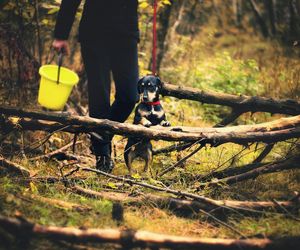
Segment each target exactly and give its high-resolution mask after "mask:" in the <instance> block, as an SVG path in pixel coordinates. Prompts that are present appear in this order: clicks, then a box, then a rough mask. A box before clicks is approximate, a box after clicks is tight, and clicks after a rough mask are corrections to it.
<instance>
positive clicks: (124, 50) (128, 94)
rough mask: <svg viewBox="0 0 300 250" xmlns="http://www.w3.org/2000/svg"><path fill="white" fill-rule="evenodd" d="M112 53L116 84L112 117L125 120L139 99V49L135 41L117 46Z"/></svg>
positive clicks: (115, 119)
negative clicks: (124, 45)
mask: <svg viewBox="0 0 300 250" xmlns="http://www.w3.org/2000/svg"><path fill="white" fill-rule="evenodd" d="M111 53H112V61H111V66H112V72H113V77H114V81H115V86H116V94H115V101H114V103H113V104H112V106H111V112H110V119H111V120H113V121H118V122H124V121H125V120H126V119H127V118H128V116H129V115H130V113H131V112H132V110H133V108H134V106H135V104H136V102H137V101H138V92H137V82H138V77H139V71H138V50H137V44H135V43H133V44H130V45H128V46H126V47H123V46H122V44H120V45H119V46H115V48H114V50H113V51H112V52H111Z"/></svg>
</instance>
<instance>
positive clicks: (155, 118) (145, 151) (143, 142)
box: [124, 75, 171, 174]
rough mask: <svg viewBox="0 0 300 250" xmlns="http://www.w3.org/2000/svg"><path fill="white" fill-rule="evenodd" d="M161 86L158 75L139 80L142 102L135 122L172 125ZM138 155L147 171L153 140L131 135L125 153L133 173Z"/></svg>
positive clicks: (128, 165) (127, 163)
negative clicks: (164, 104)
mask: <svg viewBox="0 0 300 250" xmlns="http://www.w3.org/2000/svg"><path fill="white" fill-rule="evenodd" d="M161 87H162V84H161V81H160V79H159V77H157V76H153V75H149V76H145V77H143V78H141V79H140V80H139V82H138V92H139V94H140V96H141V102H140V103H139V104H138V105H137V107H136V108H135V115H134V122H133V123H134V124H140V125H143V126H145V127H150V126H155V125H161V126H164V127H167V126H170V125H171V124H170V122H168V121H167V119H166V115H165V112H164V110H163V108H162V106H161V104H160V101H159V93H160V90H161ZM138 157H140V158H142V159H143V160H144V161H145V167H144V172H146V171H147V170H148V169H149V165H150V164H151V163H152V145H151V142H150V140H149V139H147V138H137V137H131V138H129V139H128V142H127V145H126V147H125V153H124V158H125V163H126V166H127V168H128V171H129V173H130V174H131V173H132V172H131V171H132V162H133V161H134V159H136V158H138Z"/></svg>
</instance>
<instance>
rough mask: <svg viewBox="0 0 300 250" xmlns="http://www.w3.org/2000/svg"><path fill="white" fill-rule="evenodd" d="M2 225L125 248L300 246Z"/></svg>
mask: <svg viewBox="0 0 300 250" xmlns="http://www.w3.org/2000/svg"><path fill="white" fill-rule="evenodd" d="M0 226H1V227H2V228H3V230H5V231H8V232H9V233H11V234H13V235H14V236H16V237H20V235H24V232H26V235H28V234H29V235H33V236H37V237H43V238H46V239H49V240H54V241H61V240H63V241H67V242H72V243H73V242H76V243H90V242H93V243H114V244H118V245H121V246H122V247H123V248H127V249H128V248H133V247H157V248H172V249H208V248H209V249H216V250H217V249H222V250H223V249H230V250H235V249H236V250H240V249H241V248H242V249H269V250H271V249H282V247H283V246H284V249H297V247H298V246H299V244H300V238H299V237H294V238H283V239H277V240H270V239H246V240H235V239H213V238H192V237H181V236H170V235H164V234H157V233H150V232H146V231H134V230H130V229H127V230H118V229H77V228H71V227H56V226H42V225H39V224H34V223H30V222H28V221H26V220H24V219H16V218H7V217H4V216H0Z"/></svg>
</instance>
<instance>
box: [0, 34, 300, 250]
mask: <svg viewBox="0 0 300 250" xmlns="http://www.w3.org/2000/svg"><path fill="white" fill-rule="evenodd" d="M203 32H205V31H203ZM232 32H233V34H229V35H226V36H225V35H224V37H223V38H221V39H218V40H216V39H217V38H216V34H215V35H214V34H212V35H211V38H210V36H208V37H209V39H208V40H207V41H205V42H204V43H203V45H202V46H198V47H197V48H199V51H196V52H199V53H195V54H197V55H198V57H199V58H198V57H197V58H196V57H193V56H191V58H190V60H184V59H182V60H183V61H182V63H181V62H177V66H175V62H174V61H173V62H172V61H169V62H170V63H169V64H168V66H167V67H165V68H163V73H162V78H163V79H166V81H171V82H173V83H177V82H178V84H182V83H186V84H187V85H191V86H194V87H203V85H200V84H199V85H197V84H192V82H194V83H197V82H209V80H207V79H205V77H204V76H203V74H199V75H194V76H193V77H192V76H191V75H190V74H194V73H196V69H199V67H200V68H201V67H202V71H205V70H207V69H208V68H209V69H211V70H212V72H216V71H218V72H220V68H218V66H221V65H223V63H224V61H223V60H227V61H226V62H227V63H228V64H229V63H232V64H233V65H236V64H238V63H239V64H240V65H245V60H244V58H252V60H253V62H255V63H256V64H255V65H254V66H253V65H250V66H249V67H248V68H247V67H246V68H243V69H239V71H236V72H237V73H235V75H229V76H224V75H222V77H221V79H220V81H222V80H224V77H229V78H234V77H236V78H237V79H236V81H239V80H240V79H242V77H244V76H245V75H244V73H243V72H244V71H247V74H248V75H246V76H247V77H249V81H248V84H256V83H258V82H260V83H261V84H264V85H263V86H264V87H263V89H260V91H261V92H260V93H262V94H265V93H268V94H266V95H268V96H273V97H284V95H283V93H282V92H281V91H280V90H281V89H283V88H282V87H280V86H282V85H283V83H282V82H281V78H282V77H283V76H282V75H281V76H280V75H276V74H277V72H275V69H274V68H273V67H274V65H273V64H271V62H272V61H273V59H274V58H267V56H266V57H265V55H270V53H272V51H274V50H275V47H274V46H273V45H274V44H273V43H272V42H263V41H261V40H260V39H259V38H255V37H254V38H252V43H251V48H252V50H251V51H252V53H253V54H255V55H253V54H251V53H250V52H249V51H250V48H249V45H248V46H247V45H246V44H247V42H246V41H247V39H248V37H247V36H248V35H244V36H242V35H239V36H238V35H237V34H234V31H232ZM204 35H205V33H204ZM237 37H238V38H237ZM210 39H211V40H210ZM236 39H237V40H236ZM196 40H197V39H195V41H193V43H199V42H197V41H196ZM199 40H200V39H199ZM242 40H243V41H244V43H243V45H244V47H243V49H242V47H241V46H238V42H241V41H242ZM232 41H234V42H232ZM212 42H214V43H213V44H211V43H212ZM182 43H186V44H187V41H182ZM208 44H210V46H208ZM226 44H229V45H226ZM181 45H182V44H181ZM174 46H175V45H174ZM182 46H183V45H182ZM207 46H208V47H207ZM212 47H213V48H214V49H211V48H212ZM204 48H205V49H204ZM234 48H236V50H235V51H233V50H234ZM181 50H183V49H182V47H181ZM181 50H180V51H179V48H178V49H177V50H176V49H173V50H172V52H169V53H170V54H169V55H168V56H169V57H172V56H173V55H175V54H176V53H177V54H180V53H183V52H182V51H181ZM212 50H217V52H216V51H212ZM254 50H255V51H256V52H253V51H254ZM276 50H278V51H280V53H279V54H278V53H277V54H276V56H278V57H279V58H278V59H277V60H278V61H279V62H280V63H279V64H278V67H281V69H282V70H281V72H283V73H284V74H286V75H285V77H286V79H285V81H289V80H290V78H288V77H289V75H293V74H292V73H291V72H290V71H291V70H294V69H293V67H291V65H294V64H295V65H297V66H298V67H299V59H297V60H296V59H295V58H293V57H290V56H285V55H284V54H285V52H284V51H282V50H279V48H276ZM226 51H227V52H228V53H229V54H226ZM185 53H187V54H188V52H185ZM206 53H207V54H206ZM216 53H218V54H216ZM224 53H225V54H224ZM237 53H238V55H237ZM195 54H194V55H195ZM208 54H209V55H210V57H207V55H208ZM204 57H205V58H206V61H205V62H206V65H204V64H205V63H204V62H202V64H199V62H200V61H201V58H204ZM180 58H182V57H180ZM261 58H264V61H263V62H262V61H259V60H262V59H261ZM289 58H290V59H289ZM243 60H244V61H243ZM297 63H298V64H297ZM178 65H180V67H179V66H178ZM193 65H194V67H193ZM212 65H215V67H212ZM256 66H257V67H258V68H257V69H256ZM185 67H186V68H187V69H190V68H195V70H194V71H193V72H191V71H188V70H184V68H185ZM225 70H227V71H228V74H229V73H230V72H232V71H233V70H235V69H233V68H228V69H225ZM243 70H244V71H243ZM248 70H250V73H251V72H253V71H252V70H254V71H255V70H257V71H258V75H259V76H257V79H255V81H252V80H251V79H250V76H249V74H250V73H249V72H248ZM241 71H242V73H238V72H241ZM199 72H200V73H201V70H200V71H199ZM272 74H273V75H272ZM266 75H268V77H266ZM197 77H198V78H197ZM270 78H272V80H275V81H277V83H278V84H279V85H278V84H276V83H275V84H274V83H272V86H276V89H275V87H274V88H273V87H272V86H271V80H270ZM217 80H218V79H214V83H215V85H216V86H217V83H218V81H217ZM261 80H262V81H261ZM246 82H247V81H246ZM228 84H229V85H228V86H230V84H232V85H234V84H235V82H234V81H233V82H229V83H228ZM204 87H207V88H209V87H211V86H209V84H208V83H207V85H204ZM212 87H214V86H212ZM217 89H218V88H217ZM270 89H271V90H270ZM243 90H245V91H246V92H247V91H248V93H250V94H253V93H255V91H256V90H255V89H253V88H251V87H249V88H245V89H241V91H243ZM269 90H270V91H269ZM228 92H230V90H229V91H228ZM289 93H292V94H291V96H290V97H293V98H298V96H297V93H296V91H295V89H293V88H292V87H291V86H290V87H289V89H285V94H286V95H289ZM32 105H33V106H34V104H32ZM163 106H164V109H165V111H166V113H167V117H168V119H169V120H170V122H171V124H172V125H186V126H197V127H204V126H212V125H214V124H215V123H216V121H217V120H218V119H219V117H220V116H218V115H220V113H222V112H226V109H225V110H224V109H219V108H218V107H213V108H208V106H206V105H204V106H202V105H200V104H197V103H194V102H190V101H183V100H176V99H174V98H170V97H164V98H163ZM220 110H221V111H220ZM212 114H213V115H212ZM276 117H278V116H273V117H271V116H270V115H268V114H258V115H254V116H251V114H245V115H243V116H242V117H241V118H240V119H239V120H238V122H236V124H246V123H248V124H249V123H257V122H260V121H265V120H271V119H275V118H276ZM131 120H132V117H131V118H130V120H129V121H128V122H130V121H131ZM46 137H47V134H46V133H43V132H35V133H33V132H24V133H23V132H17V133H15V134H11V135H10V136H9V137H8V138H6V141H7V142H9V143H10V144H11V146H9V147H8V148H7V149H6V152H5V154H4V152H2V154H3V155H4V156H5V157H6V158H8V159H10V160H11V161H13V162H17V163H19V164H20V165H22V166H24V167H26V168H27V169H28V170H30V171H31V173H33V174H34V176H35V177H45V176H52V177H58V178H60V177H61V171H60V168H61V163H58V161H56V160H53V159H50V160H49V159H48V160H47V159H46V160H44V159H39V160H34V161H31V160H30V158H31V157H35V156H37V155H42V154H45V153H48V152H50V151H53V150H55V149H57V148H60V147H62V146H64V145H66V144H67V143H68V142H69V141H70V140H71V139H72V137H70V135H67V134H65V133H62V132H58V133H55V134H54V135H53V136H52V137H51V138H50V139H49V140H48V141H47V142H46V143H44V144H43V143H41V142H42V141H43V140H42V139H43V138H46ZM78 140H81V141H83V142H82V143H81V144H79V145H78V146H76V151H75V154H76V155H77V156H80V155H81V156H83V157H84V158H85V161H86V163H82V164H83V165H85V166H89V167H93V165H94V164H95V162H94V159H93V156H92V154H91V152H90V150H89V140H88V138H87V136H86V135H80V136H79V138H78ZM12 142H14V143H12ZM125 143H126V140H125V139H124V138H122V137H120V136H115V138H114V157H115V158H114V160H115V162H116V167H115V169H114V170H113V174H115V175H127V174H128V172H127V169H126V166H125V163H124V160H123V150H124V145H125ZM13 144H18V145H23V148H24V147H25V149H26V150H25V153H24V150H21V149H20V150H16V149H15V148H13V146H12V145H13ZM40 144H43V145H41V146H40V147H38V146H39V145H40ZM168 145H171V143H167V142H162V141H153V147H154V149H158V148H163V147H166V146H168ZM3 148H4V145H2V149H3ZM29 148H38V149H40V150H41V152H40V153H37V152H36V151H34V150H31V152H27V149H29ZM263 148H264V144H260V143H259V144H257V145H251V146H249V147H247V148H244V147H243V146H240V145H235V144H226V145H222V146H219V147H216V148H212V147H209V146H207V147H205V148H204V149H202V150H201V151H200V152H198V153H197V154H195V155H194V156H193V157H191V158H190V159H188V160H187V161H186V162H185V163H184V165H183V166H180V167H178V168H176V169H175V170H173V171H172V172H170V173H168V174H166V175H165V176H164V177H161V178H155V176H154V178H153V179H147V178H146V176H145V175H144V174H143V173H142V164H143V163H142V162H136V164H135V168H136V170H137V172H138V173H139V174H136V175H135V176H134V178H135V179H136V180H143V181H145V182H149V183H152V184H155V185H162V184H163V185H166V186H168V187H169V188H173V189H177V190H184V191H188V192H195V187H196V186H197V184H199V179H197V178H196V177H195V176H198V175H202V176H203V175H209V174H210V173H211V171H212V170H213V169H217V168H218V169H219V170H222V169H226V168H229V167H237V166H242V165H245V164H248V163H251V162H252V161H253V160H254V159H255V158H256V157H257V156H258V155H259V153H260V152H261V151H262V149H263ZM191 150H192V149H189V150H185V151H183V152H172V153H169V154H162V155H157V156H155V157H154V162H153V172H154V173H159V172H161V171H162V170H163V169H165V168H166V167H169V166H171V165H172V164H174V163H175V162H176V161H178V160H179V159H180V158H182V157H184V156H185V155H186V154H188V153H189V152H191ZM291 150H294V151H295V152H296V151H297V150H299V146H298V140H290V141H288V142H282V143H278V144H276V145H275V147H274V149H273V150H272V152H271V153H270V154H269V155H268V156H267V157H266V158H265V159H264V161H265V162H268V161H274V160H276V159H280V158H282V157H284V156H285V155H286V154H287V153H290V151H291ZM66 152H70V153H73V152H72V151H71V149H69V150H67V151H66ZM63 163H64V164H67V162H66V161H65V162H63ZM72 169H73V165H69V166H66V167H64V169H63V171H64V174H66V173H68V172H69V171H71V170H72ZM71 177H72V178H78V179H81V180H80V181H78V183H77V184H78V185H80V186H82V187H85V188H89V189H93V190H96V191H97V190H99V191H100V190H108V191H114V192H121V193H122V192H125V191H126V192H132V193H134V192H142V193H149V192H151V193H156V192H154V191H151V190H149V189H146V188H142V187H136V186H132V185H128V184H124V183H121V182H120V181H114V180H113V179H110V178H106V177H103V176H98V175H96V174H95V173H85V172H81V171H78V172H76V173H74V174H73V175H72V176H70V177H69V178H71ZM299 190H300V170H288V171H283V172H280V173H273V174H266V175H263V176H259V177H258V178H256V179H253V180H248V181H244V182H241V183H237V184H234V185H221V186H218V187H207V188H205V189H204V190H202V191H198V192H197V194H201V195H205V196H207V197H211V198H214V199H234V200H241V201H243V200H245V201H246V200H252V201H261V200H264V201H266V200H269V201H272V200H289V199H291V198H293V197H294V195H295V193H294V192H295V191H299ZM58 201H60V202H58ZM70 204H71V205H74V204H75V206H71V205H70ZM112 207H113V202H111V201H109V200H106V199H94V198H88V197H86V196H82V195H78V194H75V193H73V192H71V191H70V189H69V188H67V187H66V186H65V185H64V184H63V183H44V182H41V181H38V180H33V179H32V180H29V181H28V180H25V179H23V180H22V179H20V178H19V177H11V176H1V178H0V213H1V214H2V215H5V216H11V217H13V216H16V215H18V216H22V217H24V218H26V219H28V220H29V221H31V222H34V223H39V224H42V225H56V226H72V227H80V228H120V229H125V228H130V229H135V230H147V231H151V232H157V233H163V234H171V235H180V236H194V237H213V238H214V237H216V238H240V237H241V235H243V236H244V237H249V238H252V237H271V238H276V237H283V236H300V223H299V221H297V220H295V218H294V217H291V216H289V214H278V213H275V212H274V211H269V212H263V213H260V214H259V215H257V216H255V217H253V216H251V215H240V214H230V215H227V216H225V217H226V218H225V222H226V224H228V225H230V226H232V227H234V228H235V229H236V231H238V232H239V233H237V232H236V231H232V230H231V229H229V228H228V227H226V226H224V225H221V224H219V223H217V222H216V221H214V220H212V219H211V218H210V217H208V216H207V215H205V214H201V213H198V212H197V213H192V214H190V215H189V216H188V217H185V216H182V215H178V214H176V213H174V212H172V211H170V209H168V208H158V207H156V206H155V205H154V204H151V203H145V204H139V205H138V206H134V205H126V203H125V204H124V221H122V222H117V221H115V220H113V218H112ZM0 235H1V236H0V240H1V241H2V242H5V243H7V244H8V245H11V246H12V248H18V247H20V245H19V244H20V243H19V242H18V239H15V238H14V237H12V236H10V235H7V234H6V233H5V232H4V231H3V230H2V229H0ZM95 247H98V248H103V249H104V248H105V249H111V248H113V246H109V245H107V246H104V245H102V246H100V247H99V246H95V245H90V248H91V249H93V248H95ZM49 248H51V249H62V248H66V249H67V248H68V249H85V248H82V246H80V245H72V246H71V245H65V243H50V242H48V241H45V240H42V239H35V240H34V241H32V242H31V243H30V246H29V249H49ZM0 249H1V246H0ZM3 249H6V248H3Z"/></svg>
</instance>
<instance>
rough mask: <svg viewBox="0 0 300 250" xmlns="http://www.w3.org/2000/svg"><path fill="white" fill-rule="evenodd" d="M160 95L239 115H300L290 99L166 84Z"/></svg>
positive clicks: (297, 104)
mask: <svg viewBox="0 0 300 250" xmlns="http://www.w3.org/2000/svg"><path fill="white" fill-rule="evenodd" d="M162 94H163V95H166V96H173V97H176V98H179V99H187V100H193V101H198V102H201V103H209V104H218V105H223V106H228V107H231V108H232V109H233V110H238V111H239V112H240V113H245V112H269V113H272V114H287V115H299V114H300V103H299V102H298V101H296V100H291V99H283V100H280V99H273V98H266V97H258V96H246V95H232V94H225V93H220V92H216V91H211V90H209V91H208V90H206V91H204V90H199V89H195V88H189V87H182V86H176V85H172V84H168V83H164V84H163V87H162ZM237 113H238V112H237ZM235 118H236V117H235V115H233V114H232V115H231V116H230V119H229V118H228V119H229V120H232V119H235ZM223 122H224V121H223Z"/></svg>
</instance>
